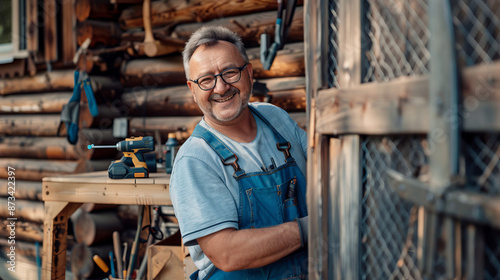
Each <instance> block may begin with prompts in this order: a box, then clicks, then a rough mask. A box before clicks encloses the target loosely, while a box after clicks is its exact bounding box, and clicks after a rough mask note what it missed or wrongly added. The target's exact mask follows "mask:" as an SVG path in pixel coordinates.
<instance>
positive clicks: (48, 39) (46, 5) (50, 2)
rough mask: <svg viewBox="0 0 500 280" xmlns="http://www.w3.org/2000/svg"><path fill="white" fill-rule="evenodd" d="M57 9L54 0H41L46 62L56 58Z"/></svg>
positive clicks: (53, 60)
mask: <svg viewBox="0 0 500 280" xmlns="http://www.w3.org/2000/svg"><path fill="white" fill-rule="evenodd" d="M57 9H58V7H57V3H56V0H43V24H44V25H43V28H44V44H45V60H46V61H48V62H55V61H56V60H57V59H58V57H57V51H58V49H57V40H58V36H57Z"/></svg>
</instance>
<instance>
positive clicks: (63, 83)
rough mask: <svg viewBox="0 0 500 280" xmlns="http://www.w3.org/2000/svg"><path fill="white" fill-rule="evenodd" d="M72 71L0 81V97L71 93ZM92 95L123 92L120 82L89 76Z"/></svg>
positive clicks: (72, 84) (106, 77)
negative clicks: (17, 94)
mask: <svg viewBox="0 0 500 280" xmlns="http://www.w3.org/2000/svg"><path fill="white" fill-rule="evenodd" d="M74 76H75V75H74V70H57V71H51V72H45V73H42V74H38V75H35V76H33V77H30V76H25V77H19V78H13V79H2V80H0V95H8V94H13V93H29V92H37V93H40V92H48V91H73V86H74V79H75V78H74ZM90 82H91V85H92V88H93V90H94V93H99V94H108V93H117V92H121V91H122V90H123V86H122V85H121V83H120V81H118V80H117V79H116V78H114V77H108V76H91V77H90Z"/></svg>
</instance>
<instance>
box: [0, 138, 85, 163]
mask: <svg viewBox="0 0 500 280" xmlns="http://www.w3.org/2000/svg"><path fill="white" fill-rule="evenodd" d="M89 154H90V151H89V150H88V149H79V146H75V145H71V144H70V143H69V142H68V140H67V139H66V137H22V136H21V137H8V138H4V139H0V157H12V158H38V159H66V160H77V159H80V158H89V157H90V156H89Z"/></svg>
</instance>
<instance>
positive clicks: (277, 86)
mask: <svg viewBox="0 0 500 280" xmlns="http://www.w3.org/2000/svg"><path fill="white" fill-rule="evenodd" d="M262 87H264V88H265V89H266V90H267V91H268V92H270V91H283V90H290V89H301V88H305V87H306V79H305V78H304V77H284V78H271V79H257V80H256V81H255V83H254V88H253V93H254V94H255V93H256V91H259V90H262Z"/></svg>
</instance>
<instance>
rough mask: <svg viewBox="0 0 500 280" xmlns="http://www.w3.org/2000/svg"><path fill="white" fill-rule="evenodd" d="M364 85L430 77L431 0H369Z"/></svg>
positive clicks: (365, 38)
mask: <svg viewBox="0 0 500 280" xmlns="http://www.w3.org/2000/svg"><path fill="white" fill-rule="evenodd" d="M365 10H366V18H367V23H366V24H365V25H364V28H365V30H363V36H364V39H363V40H364V42H363V44H366V45H367V46H366V47H367V51H366V54H365V55H366V57H363V61H364V63H365V65H364V74H363V77H364V78H363V82H373V81H378V82H381V81H389V80H392V79H394V78H397V77H400V76H412V75H421V74H428V73H429V60H430V54H429V50H428V46H427V45H428V42H429V38H430V32H429V28H428V20H427V0H412V1H409V0H406V1H397V0H367V1H366V8H365Z"/></svg>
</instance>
